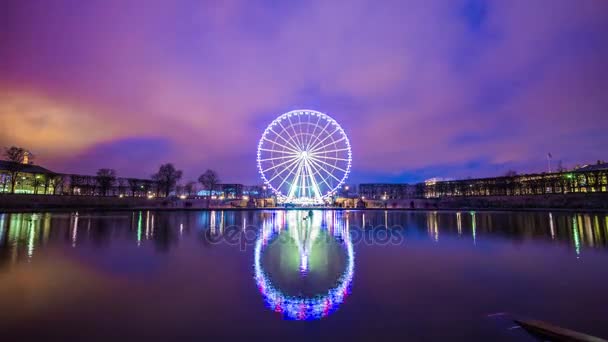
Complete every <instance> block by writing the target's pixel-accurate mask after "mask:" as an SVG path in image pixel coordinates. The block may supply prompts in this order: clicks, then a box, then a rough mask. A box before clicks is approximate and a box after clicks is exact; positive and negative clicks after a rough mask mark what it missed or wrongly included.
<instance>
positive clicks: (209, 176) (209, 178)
mask: <svg viewBox="0 0 608 342" xmlns="http://www.w3.org/2000/svg"><path fill="white" fill-rule="evenodd" d="M198 182H199V183H201V185H202V186H203V188H204V189H206V190H208V191H209V195H208V196H207V206H209V201H210V199H211V195H212V193H213V190H215V187H216V186H217V185H218V184H219V183H220V178H219V177H218V175H217V173H216V172H215V171H213V170H207V171H205V173H203V174H202V175H200V177H198Z"/></svg>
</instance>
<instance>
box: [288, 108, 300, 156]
mask: <svg viewBox="0 0 608 342" xmlns="http://www.w3.org/2000/svg"><path fill="white" fill-rule="evenodd" d="M287 121H289V127H291V130H292V131H293V134H294V139H295V140H296V141H297V142H298V147H299V149H300V151H302V150H303V147H302V141H300V139H298V131H296V127H295V126H294V125H293V122H292V121H291V117H290V116H287Z"/></svg>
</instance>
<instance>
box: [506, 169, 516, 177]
mask: <svg viewBox="0 0 608 342" xmlns="http://www.w3.org/2000/svg"><path fill="white" fill-rule="evenodd" d="M515 176H517V171H515V170H508V171H507V172H505V177H515Z"/></svg>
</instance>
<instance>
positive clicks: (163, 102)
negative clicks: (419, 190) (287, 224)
mask: <svg viewBox="0 0 608 342" xmlns="http://www.w3.org/2000/svg"><path fill="white" fill-rule="evenodd" d="M0 20H1V21H2V22H3V23H4V27H5V29H3V30H2V33H0V37H1V38H0V39H1V40H2V44H0V131H1V132H2V134H0V146H12V145H16V146H21V147H25V148H27V149H29V150H31V151H32V152H33V153H34V154H35V155H36V159H35V162H36V163H37V164H40V165H42V166H44V167H47V168H49V169H50V170H53V171H57V172H70V173H83V174H94V173H95V172H96V170H97V169H100V168H113V169H115V170H116V171H117V174H118V175H120V176H124V177H141V178H149V177H150V175H151V174H152V173H154V172H156V171H157V170H158V167H159V166H160V165H161V164H162V163H167V162H171V163H173V164H174V165H175V166H176V168H178V169H181V170H183V171H184V177H183V179H182V180H183V181H184V182H187V181H189V180H196V179H197V178H198V176H199V175H200V174H201V173H202V172H204V171H205V170H206V169H214V170H216V171H217V172H218V174H219V176H220V179H221V180H222V182H225V183H243V184H261V179H260V177H259V175H258V171H257V168H256V147H257V142H258V140H259V138H260V136H261V134H262V132H263V131H264V128H265V127H266V126H267V125H268V124H269V123H270V122H271V121H272V120H274V119H275V118H276V117H277V116H279V115H280V114H282V113H284V112H287V111H289V110H293V109H298V108H309V109H313V110H319V111H321V112H324V113H327V114H329V115H331V116H332V117H333V118H334V119H336V120H337V121H338V122H339V123H340V125H341V126H342V127H343V128H344V130H345V132H346V134H348V136H349V138H350V142H351V145H352V154H353V157H352V170H351V173H350V176H349V178H348V180H347V183H351V184H358V183H366V182H376V183H380V182H408V183H414V182H419V181H423V180H424V179H428V178H432V177H443V178H467V177H492V176H499V175H503V174H505V173H506V172H507V171H509V170H515V171H517V172H520V173H523V172H543V171H546V170H547V156H548V153H550V154H551V156H552V165H553V168H555V167H556V166H557V163H558V161H560V160H561V161H562V163H563V165H564V166H565V167H568V168H571V167H574V166H575V165H576V164H581V165H582V164H588V163H595V162H596V160H598V159H599V160H606V159H608V156H607V155H606V154H605V153H606V148H605V146H607V144H608V134H606V127H608V97H607V96H606V93H607V91H608V68H606V60H608V34H607V32H608V1H604V0H579V1H571V0H555V1H552V0H543V1H534V2H530V1H523V0H514V1H483V0H458V1H443V0H442V1H395V2H386V3H384V4H383V6H378V5H377V2H374V1H371V0H354V1H349V2H347V3H339V2H327V1H322V0H316V1H310V2H302V3H294V2H289V4H288V3H281V2H272V1H245V0H235V1H221V2H205V1H180V2H178V3H175V2H171V1H157V0H151V1H146V2H144V1H136V0H125V1H122V0H121V1H119V0H106V1H98V0H91V1H82V2H74V1H59V0H57V1H45V2H24V1H18V0H8V1H5V2H4V3H3V10H2V12H1V13H0Z"/></svg>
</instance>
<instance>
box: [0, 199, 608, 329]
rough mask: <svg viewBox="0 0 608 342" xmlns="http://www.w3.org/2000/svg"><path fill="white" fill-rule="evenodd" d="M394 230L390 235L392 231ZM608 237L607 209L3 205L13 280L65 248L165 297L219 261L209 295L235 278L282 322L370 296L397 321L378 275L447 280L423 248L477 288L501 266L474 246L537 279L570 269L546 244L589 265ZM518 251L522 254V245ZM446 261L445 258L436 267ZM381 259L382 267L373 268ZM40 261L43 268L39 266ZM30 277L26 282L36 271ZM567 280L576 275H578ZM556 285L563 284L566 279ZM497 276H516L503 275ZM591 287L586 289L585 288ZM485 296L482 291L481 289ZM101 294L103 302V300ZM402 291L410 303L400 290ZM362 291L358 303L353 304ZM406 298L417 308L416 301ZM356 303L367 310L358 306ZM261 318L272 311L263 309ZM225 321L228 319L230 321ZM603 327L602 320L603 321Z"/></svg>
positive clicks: (88, 265)
mask: <svg viewBox="0 0 608 342" xmlns="http://www.w3.org/2000/svg"><path fill="white" fill-rule="evenodd" d="M387 232H388V233H387ZM380 233H382V234H384V235H382V234H380ZM386 234H389V236H388V237H386V236H385V235H386ZM395 237H398V239H396V238H395ZM277 241H278V242H280V243H277ZM273 246H274V247H273ZM505 246H520V247H516V249H514V250H511V249H509V250H510V251H512V252H511V253H521V258H522V260H526V261H525V262H522V263H521V264H518V263H517V262H515V261H513V260H511V261H509V262H508V263H507V262H506V261H504V260H502V259H501V258H503V256H502V255H501V254H498V255H497V254H491V253H490V254H488V251H503V250H505ZM546 246H549V247H550V248H549V249H547V248H546ZM607 247H608V215H607V214H605V213H567V212H474V211H424V212H408V211H356V210H355V211H314V213H313V215H312V216H310V217H309V216H308V213H307V212H306V211H226V210H224V211H223V210H212V211H200V212H196V211H187V212H155V211H135V212H113V213H95V212H71V213H0V271H1V272H3V273H2V274H3V276H4V277H5V278H3V279H5V280H8V281H7V283H9V282H10V281H11V279H13V276H14V278H15V279H17V273H16V272H17V271H16V270H20V271H19V272H21V271H22V270H23V268H22V267H21V266H20V265H29V264H33V265H35V264H37V263H38V264H40V265H43V264H44V263H45V262H48V261H49V259H52V258H54V257H57V254H53V253H54V252H56V251H58V250H59V251H61V253H60V254H59V256H60V257H61V258H67V259H69V260H81V261H82V260H84V264H82V265H84V267H85V269H90V270H93V271H96V270H98V269H102V270H103V271H104V272H106V273H107V274H103V273H102V274H101V275H98V274H97V275H96V276H99V277H100V279H103V280H107V281H110V282H111V281H113V279H114V275H116V274H118V275H120V276H121V277H123V278H121V279H127V280H128V281H131V282H133V281H138V280H137V279H139V278H137V277H140V276H141V274H142V272H143V271H142V270H148V271H147V272H148V273H145V276H146V277H149V278H145V279H146V281H149V282H146V283H145V284H141V285H137V286H143V288H140V289H139V290H138V291H139V292H138V294H137V295H133V294H131V297H133V298H136V299H141V300H142V301H145V300H149V299H150V298H152V297H150V295H149V294H147V292H146V290H145V289H146V288H153V289H154V291H156V292H154V296H158V293H164V292H162V291H165V289H166V287H167V288H170V286H169V285H165V282H171V281H176V282H178V283H179V284H180V286H183V282H184V281H186V280H184V279H189V278H188V277H197V278H196V281H202V280H201V279H199V278H198V277H203V278H202V279H206V278H204V277H205V275H206V274H207V273H208V272H216V273H217V274H220V275H218V276H217V279H213V281H214V282H213V283H209V282H208V281H207V280H205V281H204V282H203V284H204V286H206V287H211V288H213V289H214V290H213V291H212V292H211V294H209V296H210V297H207V296H203V297H204V298H205V300H207V302H206V303H207V304H208V303H209V302H213V301H214V300H215V298H212V297H213V295H212V294H213V293H214V291H215V292H217V291H221V290H220V289H221V287H222V286H226V285H227V284H232V286H235V289H233V291H236V292H237V293H239V294H240V297H239V299H240V300H241V301H242V304H239V305H242V306H239V308H240V311H242V312H243V314H245V313H247V314H253V315H258V316H259V315H260V313H259V310H258V309H259V308H263V309H264V311H266V312H268V313H269V314H271V315H272V317H273V319H274V320H277V321H281V318H284V319H294V320H311V319H312V320H316V319H323V318H325V317H328V316H332V317H336V319H337V320H338V322H339V321H340V319H342V318H341V317H344V319H347V317H348V319H352V318H353V317H365V319H367V320H373V319H374V318H373V317H372V316H365V315H366V314H365V313H361V312H363V311H362V310H361V308H362V307H364V306H363V304H361V301H369V302H373V303H377V305H380V306H381V307H384V311H383V310H378V311H377V312H375V314H376V315H377V316H379V317H384V318H383V319H384V321H385V323H386V324H388V323H387V322H386V321H387V318H386V317H385V315H389V314H392V315H396V317H400V315H405V317H410V316H408V315H411V313H405V312H406V311H396V312H393V311H391V310H396V309H394V308H391V304H390V302H389V300H387V299H386V298H383V297H382V298H378V297H379V296H380V295H379V294H374V295H373V296H372V294H371V293H370V290H369V284H371V283H375V282H378V281H383V279H386V278H389V279H390V278H399V277H400V274H407V277H406V280H401V281H397V280H395V281H394V282H393V283H382V284H383V290H385V291H386V292H391V291H393V292H395V293H398V291H400V287H401V286H409V285H412V286H413V285H415V284H417V282H421V283H420V285H421V286H422V284H423V282H427V283H424V284H425V286H428V287H429V288H433V289H434V290H435V291H437V290H440V289H439V288H438V285H437V280H434V279H433V280H431V279H430V278H428V277H430V276H429V275H428V273H427V272H428V270H424V269H418V268H416V267H418V266H415V265H418V264H416V263H413V262H414V260H418V258H421V260H424V262H425V263H426V264H428V265H429V266H428V267H429V268H430V269H439V268H441V267H446V268H454V267H461V268H464V270H465V272H472V275H467V276H460V275H458V276H451V278H449V280H448V282H449V283H450V286H452V287H454V288H459V289H460V290H459V292H460V293H462V292H464V290H462V288H463V286H465V285H469V286H470V287H471V289H473V288H476V286H478V284H477V283H478V278H480V277H481V278H484V277H486V278H487V277H488V276H489V275H488V273H487V272H490V271H491V268H490V269H486V268H484V267H485V266H484V267H481V266H479V265H476V264H475V263H476V262H486V261H484V260H480V261H478V260H477V259H471V258H473V255H476V257H479V254H478V253H482V255H483V257H484V258H488V261H487V262H493V263H496V265H498V266H496V265H494V266H493V267H497V268H499V269H500V270H501V271H500V272H502V273H501V275H500V277H499V278H500V279H503V278H502V277H508V276H512V277H514V278H518V277H523V278H522V279H528V278H527V277H533V276H535V274H541V273H542V274H544V275H543V276H544V277H547V278H551V279H553V277H559V272H560V271H559V270H550V269H541V268H534V267H540V266H533V265H532V260H533V259H532V258H537V259H539V258H540V257H539V255H540V256H542V255H543V254H542V253H546V259H547V260H548V261H547V262H549V263H550V262H551V261H550V260H551V259H552V258H553V257H559V258H560V259H559V260H563V259H561V258H562V256H563V255H566V256H567V258H569V259H571V260H573V262H577V263H579V264H578V265H579V266H581V267H583V266H585V265H584V264H580V263H581V262H585V258H586V257H589V258H590V262H592V263H596V262H599V261H598V260H604V261H608V253H606V252H608V250H607V249H606V248H607ZM336 248H337V249H336ZM51 251H53V253H51ZM476 251H477V252H476ZM540 251H542V252H540ZM201 253H202V254H201ZM359 253H361V254H359ZM393 253H394V254H393ZM450 253H454V254H450ZM496 253H498V252H496ZM539 253H540V254H539ZM598 253H599V256H598ZM198 254H201V255H204V257H205V259H204V260H206V261H205V264H204V265H201V263H202V261H201V260H202V259H200V256H199V259H196V257H195V255H198ZM355 255H357V258H356V260H357V262H355ZM444 257H445V258H447V259H445V258H444ZM176 258H177V260H176ZM179 258H184V259H179ZM509 258H512V259H514V260H518V258H519V256H517V255H513V256H509ZM526 258H527V259H526ZM461 259H462V260H461ZM465 259H466V261H465ZM539 260H540V259H539ZM545 261H546V260H542V262H545ZM410 262H412V263H413V264H409V263H410ZM539 262H540V261H539ZM562 262H563V261H562ZM223 263H226V264H230V265H233V266H232V267H235V265H241V266H239V267H242V269H240V270H239V271H238V272H237V269H235V268H228V266H226V267H227V268H225V269H219V270H218V269H217V267H218V266H216V265H222V264H223ZM400 263H406V265H409V266H407V267H405V266H399V267H397V266H394V267H397V268H396V269H394V268H390V269H387V268H385V267H383V265H392V264H395V265H397V264H400ZM434 263H437V265H435V266H431V265H433V264H434ZM503 263H504V264H503ZM165 264H167V265H170V266H165ZM370 264H373V265H375V266H374V267H372V268H371V269H370V266H369V265H370ZM62 265H63V264H62ZM573 265H574V266H576V265H577V264H573ZM574 266H573V267H574ZM62 267H65V266H62ZM79 267H80V266H79ZM165 267H166V269H165ZM358 267H362V268H363V271H357V269H358ZM14 270H15V271H14ZM161 270H164V271H163V272H161ZM176 270H183V271H184V272H186V273H185V274H187V276H186V275H184V274H181V273H178V274H175V273H174V272H178V271H176ZM13 271H14V272H13ZM30 272H38V273H41V272H40V271H34V270H33V269H32V270H30ZM78 272H82V271H78ZM506 272H513V273H512V274H508V273H506ZM581 272H585V273H581V274H579V275H578V276H577V277H579V278H580V277H581V275H589V268H586V269H585V270H584V271H581ZM594 272H599V273H598V275H597V277H599V278H604V277H606V274H602V273H601V272H602V271H601V270H598V269H597V268H596V269H594ZM361 273H363V276H362V275H361ZM442 273H445V272H443V271H442V272H438V273H437V274H436V275H434V277H438V278H441V277H442V276H443V275H441V274H442ZM528 273H529V274H528ZM32 274H33V273H32ZM355 274H357V278H355ZM433 274H434V273H433ZM465 274H468V273H465ZM32 277H33V276H32ZM408 277H409V278H408ZM425 277H426V278H425ZM455 277H460V278H455ZM573 277H574V275H573ZM29 278H30V276H28V277H26V278H25V279H29ZM421 279H422V280H421ZM425 279H426V280H425ZM492 279H493V278H490V280H492ZM555 279H558V278H555ZM490 280H488V279H486V281H490ZM528 280H529V279H528ZM18 281H19V282H18V284H19V286H21V285H22V283H23V282H24V281H25V282H27V281H29V280H23V279H20V280H18ZM187 281H192V280H187ZM564 281H565V282H566V283H568V284H571V281H570V280H568V281H566V280H564ZM215 282H217V284H216V283H215ZM440 284H446V281H445V280H442V281H441V282H440ZM551 284H555V280H553V282H552V283H551ZM551 284H549V285H545V284H544V283H543V282H539V284H536V283H534V284H530V286H532V287H534V288H537V290H538V289H539V288H540V287H543V286H548V287H547V288H545V289H544V290H546V291H547V293H552V291H558V290H559V288H560V287H559V286H564V285H559V284H556V285H551ZM253 285H254V286H255V288H256V292H257V297H252V296H251V293H250V292H248V289H249V287H250V286H253ZM133 286H135V285H133ZM165 286H166V287H165ZM171 286H175V285H173V284H172V285H171ZM298 286H301V287H298ZM493 286H495V287H501V286H505V285H503V284H502V283H498V282H497V283H494V285H493ZM216 287H217V288H216ZM2 291H4V292H2ZM11 291H14V290H10V289H9V290H6V289H4V290H3V288H2V287H1V286H0V304H2V303H5V302H7V301H6V299H7V298H8V297H9V296H11V295H13V293H12V292H11ZM82 291H84V292H85V293H86V291H87V287H86V286H83V287H82ZM96 291H97V290H96ZM150 291H152V290H150ZM192 291H193V292H188V291H186V290H184V292H183V296H184V297H189V296H190V297H192V296H196V294H195V293H196V292H194V291H195V290H192ZM419 291H420V290H419ZM471 291H473V290H471ZM479 291H480V290H476V292H479ZM509 291H514V290H512V289H511V288H510V287H508V286H507V287H504V288H503V289H502V292H503V293H509ZM584 291H585V290H580V292H581V293H584ZM515 293H517V292H515ZM106 295H107V296H109V298H115V300H116V301H117V302H119V301H126V302H127V301H129V300H131V299H126V298H131V297H126V295H124V296H125V297H123V295H122V294H118V293H107V294H106ZM199 295H200V294H199ZM519 295H520V296H521V295H522V294H521V293H520V294H519ZM3 296H5V297H6V298H4V297H3ZM138 296H141V297H138ZM399 296H406V295H405V294H400V295H399ZM593 296H599V295H598V294H594V295H593ZM221 297H222V298H224V296H221ZM372 297H373V298H375V299H371V298H372ZM467 298H468V297H467ZM473 298H474V297H471V298H470V300H475V299H473ZM482 298H483V297H480V298H479V299H478V300H479V301H480V302H479V303H478V304H477V305H480V306H483V305H485V302H484V301H483V300H482ZM260 299H262V301H260ZM604 299H608V298H604ZM90 300H91V301H92V303H93V304H92V305H94V299H90ZM132 300H135V299H132ZM226 300H228V299H226ZM393 300H395V301H396V302H400V299H399V297H395V298H394V299H393ZM230 301H231V302H232V299H230ZM351 301H352V302H353V303H350V304H347V303H348V302H351ZM409 301H410V302H411V301H412V299H409ZM177 302H179V306H180V308H181V309H183V307H184V306H189V303H188V301H187V300H186V299H184V302H181V301H177ZM11 303H13V302H11ZM505 303H506V302H505ZM13 304H14V305H18V304H19V303H16V304H15V303H13ZM175 305H176V306H178V304H175ZM233 305H236V302H234V303H233ZM348 305H351V306H350V308H351V309H350V310H348V309H344V307H347V308H348V307H349V306H348ZM368 305H369V304H368ZM382 305H384V306H382ZM411 305H412V306H413V305H415V304H411ZM433 305H438V306H442V305H447V304H445V303H434V304H433ZM503 305H507V304H504V303H503ZM47 306H48V307H50V308H51V313H53V314H57V313H56V312H55V313H54V311H53V310H52V308H53V306H52V305H47ZM264 306H266V307H265V308H264ZM459 306H462V305H459ZM389 308H391V309H389ZM399 308H400V309H399V310H406V309H407V306H400V307H399ZM269 309H270V310H269ZM106 310H107V311H108V312H109V313H110V314H115V312H114V311H113V310H117V309H116V308H114V307H109V308H106ZM176 310H178V309H176ZM209 310H211V309H209ZM215 310H222V309H217V308H216V309H215ZM345 310H346V312H344V311H345ZM463 310H464V309H463ZM581 310H582V309H581ZM273 311H274V312H273ZM353 311H354V312H359V313H357V314H354V313H353ZM177 312H179V311H177ZM29 314H30V315H33V316H35V315H36V314H37V313H36V312H35V311H32V312H30V313H29ZM461 314H462V313H461ZM464 314H466V312H465V313H464ZM583 314H584V312H583ZM225 315H229V316H230V315H236V314H235V313H234V312H232V313H230V314H225ZM341 315H344V316H341ZM353 315H355V316H353ZM83 317H86V315H83ZM410 318H412V317H410ZM541 318H543V317H541ZM255 319H260V320H262V321H263V318H259V317H257V318H254V320H255ZM416 319H420V318H418V317H416ZM435 319H438V318H436V317H435ZM388 320H389V321H390V318H389V319H388ZM322 321H324V322H325V321H327V320H324V319H323V320H322ZM218 322H219V321H218ZM218 322H216V324H220V323H218ZM269 322H270V321H264V322H263V324H262V323H260V324H261V325H262V326H266V327H268V326H269V325H270V326H271V327H272V328H279V326H272V324H277V323H269ZM13 323H14V324H16V326H19V324H20V323H19V321H16V322H13ZM566 323H568V322H566ZM575 323H576V322H573V323H572V324H575ZM600 323H602V322H598V323H597V327H599V328H601V326H605V324H603V323H602V324H600ZM115 324H119V323H116V322H115ZM332 324H338V323H332ZM345 324H346V323H345ZM421 324H422V323H421ZM446 324H447V323H446ZM595 326H596V325H591V327H592V328H593V327H595ZM250 328H251V327H250ZM280 328H284V327H282V326H281V327H280ZM573 328H576V326H574V327H573ZM583 328H584V327H583ZM251 329H253V328H251ZM583 330H584V329H583ZM591 332H593V331H591ZM600 332H601V330H600Z"/></svg>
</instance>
